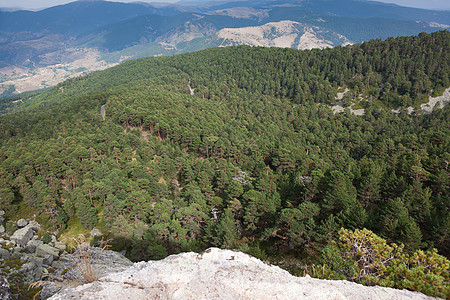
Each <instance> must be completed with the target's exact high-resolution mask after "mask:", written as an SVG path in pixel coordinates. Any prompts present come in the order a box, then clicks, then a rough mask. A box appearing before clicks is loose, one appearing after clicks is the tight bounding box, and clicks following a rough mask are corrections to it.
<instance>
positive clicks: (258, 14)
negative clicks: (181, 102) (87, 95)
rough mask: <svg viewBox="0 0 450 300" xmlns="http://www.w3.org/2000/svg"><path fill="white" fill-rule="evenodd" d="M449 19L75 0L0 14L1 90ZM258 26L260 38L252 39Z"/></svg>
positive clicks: (343, 3)
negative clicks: (286, 25) (132, 63)
mask: <svg viewBox="0 0 450 300" xmlns="http://www.w3.org/2000/svg"><path fill="white" fill-rule="evenodd" d="M284 21H290V22H298V23H301V24H302V26H303V27H304V28H308V30H304V29H302V28H300V27H298V26H297V28H296V29H295V30H293V31H289V32H284V31H278V32H277V30H278V29H277V28H280V27H281V26H282V22H284ZM269 23H272V24H274V25H271V26H268V25H267V24H269ZM449 25H450V12H445V11H428V10H421V9H413V8H405V7H399V6H392V5H387V4H382V3H374V2H369V1H354V0H340V1H338V0H333V1H324V0H320V1H294V0H292V1H288V0H283V1H263V2H261V1H244V2H224V3H218V4H215V3H211V4H208V5H199V6H195V5H187V6H182V5H169V6H165V7H156V6H151V5H142V4H136V3H133V4H126V3H115V2H108V1H93V2H83V1H81V2H73V3H69V4H66V5H60V6H57V7H52V8H48V9H45V10H42V11H38V12H30V11H16V12H0V75H1V77H0V95H2V96H3V97H5V96H8V95H11V94H15V93H21V92H25V91H31V90H37V89H42V88H48V87H50V86H53V85H55V84H56V83H58V82H61V81H63V80H64V79H67V78H69V77H73V76H77V75H82V74H86V73H88V72H91V71H95V70H101V69H104V68H106V67H109V66H113V65H115V64H117V63H120V62H122V61H124V60H127V59H131V58H138V57H143V56H160V55H173V54H179V53H184V52H190V51H197V50H201V49H205V48H210V47H217V46H227V45H241V44H247V45H253V46H257V45H275V46H282V47H294V48H298V47H300V48H302V49H308V48H312V47H333V46H337V45H345V44H347V43H359V42H363V41H367V40H369V39H376V38H381V39H386V38H388V37H395V36H407V35H417V34H419V33H420V32H428V33H430V32H433V31H437V30H441V29H445V28H448V26H449ZM250 27H251V28H253V29H250ZM231 29H232V31H233V32H234V34H233V35H230V33H229V32H230V30H231ZM249 31H250V32H251V34H250V35H249ZM259 31H262V32H263V34H262V38H259V39H256V40H255V38H254V37H253V35H254V34H255V32H259ZM225 33H228V34H225ZM302 39H303V40H304V42H301V43H299V42H298V41H299V40H302ZM286 40H288V41H289V40H291V41H292V42H288V41H286Z"/></svg>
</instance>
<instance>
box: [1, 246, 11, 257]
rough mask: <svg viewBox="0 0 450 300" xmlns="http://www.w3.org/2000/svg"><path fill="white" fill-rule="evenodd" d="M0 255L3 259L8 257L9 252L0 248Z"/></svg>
mask: <svg viewBox="0 0 450 300" xmlns="http://www.w3.org/2000/svg"><path fill="white" fill-rule="evenodd" d="M0 257H1V258H3V259H8V258H10V257H11V254H10V253H9V251H8V250H6V249H3V248H0Z"/></svg>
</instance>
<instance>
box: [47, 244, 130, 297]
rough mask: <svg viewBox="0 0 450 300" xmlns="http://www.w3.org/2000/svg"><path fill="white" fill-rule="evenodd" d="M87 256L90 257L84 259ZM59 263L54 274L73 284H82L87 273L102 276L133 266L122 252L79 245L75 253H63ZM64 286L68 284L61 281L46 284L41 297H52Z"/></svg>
mask: <svg viewBox="0 0 450 300" xmlns="http://www.w3.org/2000/svg"><path fill="white" fill-rule="evenodd" d="M86 249H88V250H87V251H88V253H86ZM85 257H89V258H88V259H84V258H85ZM58 263H59V264H60V266H59V268H58V270H57V271H56V273H55V274H54V275H55V276H56V277H58V278H65V279H66V282H68V285H69V284H70V285H71V286H73V285H76V284H77V283H78V284H82V283H83V282H84V281H86V280H88V278H86V277H85V275H87V276H88V277H90V276H91V275H92V276H96V277H99V278H100V277H104V276H107V275H108V274H111V273H115V272H121V271H124V270H127V269H128V268H130V267H131V266H133V263H132V262H131V261H130V260H129V259H127V258H126V257H125V256H123V255H122V254H120V253H118V252H115V251H110V250H102V249H101V248H96V247H93V248H91V247H85V248H84V247H79V248H78V249H77V251H76V252H75V253H72V254H67V253H66V254H63V255H61V256H60V258H59V261H58ZM87 271H88V272H87ZM86 273H89V274H86ZM64 287H66V285H65V284H60V283H56V284H50V285H47V286H45V287H44V288H43V290H42V292H41V299H47V298H49V297H51V296H52V295H54V294H55V293H57V292H59V291H61V290H63V289H64ZM62 299H65V298H62ZM80 299H81V298H80ZM117 299H120V298H117ZM125 299H126V298H125ZM129 299H131V298H129Z"/></svg>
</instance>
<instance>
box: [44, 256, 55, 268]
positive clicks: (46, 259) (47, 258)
mask: <svg viewBox="0 0 450 300" xmlns="http://www.w3.org/2000/svg"><path fill="white" fill-rule="evenodd" d="M43 258H44V260H43V261H42V262H43V266H51V265H52V262H53V255H51V254H48V255H45V256H44V257H43Z"/></svg>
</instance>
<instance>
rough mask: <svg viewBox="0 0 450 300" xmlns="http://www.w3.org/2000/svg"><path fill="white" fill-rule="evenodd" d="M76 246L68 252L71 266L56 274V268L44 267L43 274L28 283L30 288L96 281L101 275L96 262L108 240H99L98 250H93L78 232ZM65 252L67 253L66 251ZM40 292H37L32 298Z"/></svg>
mask: <svg viewBox="0 0 450 300" xmlns="http://www.w3.org/2000/svg"><path fill="white" fill-rule="evenodd" d="M74 242H75V245H76V248H75V251H74V252H73V253H71V254H70V256H69V257H70V260H71V265H72V266H71V267H70V268H69V269H66V270H64V271H63V272H62V274H58V273H57V270H55V269H53V268H51V267H49V269H50V270H52V272H49V271H48V269H44V274H43V276H42V279H41V280H39V281H36V282H33V283H32V284H30V285H29V289H31V288H41V287H44V286H46V285H48V284H56V285H57V286H61V287H65V286H70V285H75V286H76V285H81V284H86V283H91V282H94V281H97V280H98V279H99V278H100V275H101V269H100V265H99V264H98V262H99V259H100V258H101V256H102V255H101V254H102V253H103V251H105V250H106V249H107V248H108V247H109V245H108V241H104V240H102V241H101V242H100V247H99V248H100V252H98V251H94V247H92V246H91V245H90V244H89V242H88V241H87V240H86V237H85V236H84V235H83V234H80V235H79V236H78V238H75V239H74ZM66 254H69V253H67V252H66ZM39 294H40V292H38V293H37V294H36V295H35V296H34V298H33V299H36V297H37V296H38V295H39Z"/></svg>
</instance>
